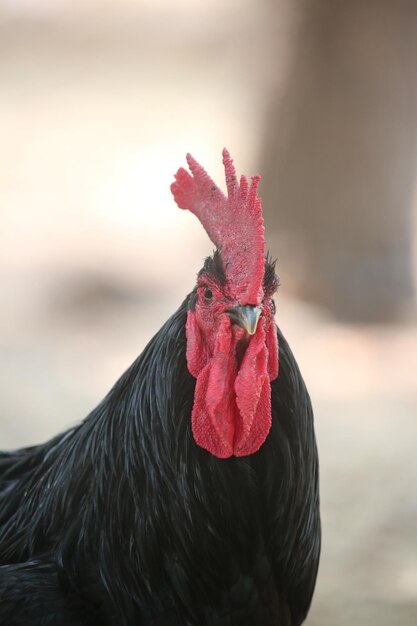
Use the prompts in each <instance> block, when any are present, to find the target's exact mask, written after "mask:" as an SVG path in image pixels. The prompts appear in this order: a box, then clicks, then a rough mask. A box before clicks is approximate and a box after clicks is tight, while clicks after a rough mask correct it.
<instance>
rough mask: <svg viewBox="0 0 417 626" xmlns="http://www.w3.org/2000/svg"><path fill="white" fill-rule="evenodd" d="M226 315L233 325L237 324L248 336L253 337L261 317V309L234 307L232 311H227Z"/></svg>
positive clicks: (256, 307) (257, 307)
mask: <svg viewBox="0 0 417 626" xmlns="http://www.w3.org/2000/svg"><path fill="white" fill-rule="evenodd" d="M226 313H227V315H228V316H229V317H230V319H231V320H232V322H233V323H234V324H238V325H239V326H240V327H241V328H243V329H244V330H246V332H247V333H248V335H254V334H255V333H256V328H257V326H258V322H259V318H260V316H261V307H259V306H250V305H248V306H235V307H234V308H233V309H227V311H226Z"/></svg>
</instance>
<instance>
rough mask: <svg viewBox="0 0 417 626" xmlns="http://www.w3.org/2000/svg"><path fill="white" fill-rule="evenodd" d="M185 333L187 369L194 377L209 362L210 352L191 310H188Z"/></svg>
mask: <svg viewBox="0 0 417 626" xmlns="http://www.w3.org/2000/svg"><path fill="white" fill-rule="evenodd" d="M185 333H186V337H187V353H186V356H187V365H188V371H189V372H190V374H191V375H192V376H194V378H197V376H198V375H199V374H200V372H201V371H202V370H203V369H204V367H205V366H206V365H207V363H208V362H209V360H210V354H209V350H208V346H207V344H206V342H205V341H204V336H203V334H202V332H201V330H200V327H199V325H198V323H197V320H196V318H195V314H194V312H193V311H188V315H187V323H186V325H185Z"/></svg>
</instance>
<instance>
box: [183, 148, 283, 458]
mask: <svg viewBox="0 0 417 626" xmlns="http://www.w3.org/2000/svg"><path fill="white" fill-rule="evenodd" d="M187 163H188V166H189V169H190V171H191V174H190V173H189V172H188V171H187V170H185V169H184V168H180V169H179V170H178V172H177V173H176V175H175V182H173V183H172V185H171V191H172V193H173V195H174V199H175V201H176V203H177V204H178V206H179V207H180V208H181V209H188V210H189V211H191V212H192V213H194V215H196V216H197V217H198V219H199V220H200V222H201V224H202V225H203V227H204V229H205V230H206V232H207V234H208V235H209V237H210V239H211V241H212V242H213V243H214V244H215V246H216V251H215V253H214V255H213V256H212V257H209V258H208V259H206V261H205V264H204V267H203V269H202V270H201V271H200V273H199V275H198V279H197V285H196V288H195V290H194V291H193V293H192V295H191V297H190V301H189V302H190V304H189V310H188V315H187V324H186V338H187V365H188V370H189V372H190V373H191V374H192V375H193V376H194V377H195V378H196V387H195V393H194V406H193V411H192V417H191V420H192V430H193V436H194V439H195V441H196V443H197V444H198V445H199V446H201V447H202V448H205V449H206V450H208V451H209V452H211V453H212V454H214V455H215V456H216V457H219V458H228V457H230V456H246V455H248V454H252V453H254V452H256V451H257V450H259V448H260V446H261V445H262V444H263V442H264V441H265V439H266V437H267V435H268V432H269V429H270V427H271V385H270V383H271V381H272V380H274V379H275V378H276V377H277V376H278V343H277V331H276V326H275V321H274V313H275V305H274V302H273V300H272V297H273V294H274V293H275V291H276V289H277V287H278V279H277V277H276V275H275V271H274V266H273V264H271V263H269V262H267V261H266V260H265V242H264V226H263V219H262V205H261V200H260V198H258V196H257V189H258V184H259V180H260V177H259V176H254V177H252V181H251V184H250V185H249V184H248V181H247V179H246V177H245V176H242V177H241V178H240V180H239V181H238V180H237V177H236V171H235V168H234V166H233V161H232V159H231V158H230V155H229V153H228V152H227V150H223V164H224V169H225V175H226V187H227V197H226V196H225V195H224V194H223V193H222V191H221V190H220V189H219V188H218V187H217V185H216V184H215V183H214V182H213V181H212V180H211V178H210V177H209V176H208V175H207V173H206V172H205V170H204V169H203V168H202V167H201V165H199V164H198V163H197V161H196V160H195V159H194V158H193V157H192V156H191V155H190V154H188V155H187Z"/></svg>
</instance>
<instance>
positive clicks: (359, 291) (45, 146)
mask: <svg viewBox="0 0 417 626" xmlns="http://www.w3.org/2000/svg"><path fill="white" fill-rule="evenodd" d="M416 59H417V3H415V2H411V1H407V0H395V2H394V0H391V1H390V0H350V1H349V2H341V1H335V0H296V1H292V2H291V1H290V0H229V2H224V1H222V0H210V2H209V1H207V2H202V1H199V2H197V1H194V2H193V1H192V0H1V3H0V162H1V167H0V284H1V307H0V445H1V447H2V448H13V447H17V446H24V445H28V444H31V443H35V442H40V441H42V440H44V439H46V438H47V437H50V436H52V435H53V434H55V433H57V432H58V431H60V430H62V429H64V428H66V427H68V426H70V425H72V424H74V423H76V422H78V421H79V420H81V419H82V418H83V417H84V416H85V415H86V414H87V413H88V412H89V411H90V410H91V409H92V408H93V407H94V406H95V405H96V403H98V401H99V400H100V399H101V398H102V396H103V395H104V394H105V393H106V392H107V391H108V389H109V388H110V387H111V385H112V384H113V383H114V382H115V380H116V379H117V378H118V376H119V375H120V374H121V372H122V371H124V370H125V369H126V368H127V367H128V365H129V364H130V363H131V361H132V360H133V359H134V358H135V357H136V356H137V354H138V353H139V352H140V351H141V350H142V348H143V346H144V345H145V343H146V341H147V340H148V339H149V338H150V337H151V335H152V334H153V333H154V332H156V331H157V330H158V328H159V327H160V325H161V324H162V322H163V321H164V320H165V319H166V318H167V317H168V316H169V315H170V314H171V313H172V312H173V311H174V310H175V309H176V307H177V306H178V305H179V304H180V302H181V301H182V299H183V297H184V296H185V294H186V293H188V291H190V289H191V288H192V286H193V283H194V279H195V274H196V272H197V271H198V269H199V268H200V266H201V261H202V258H203V257H204V256H206V255H207V254H209V253H211V249H212V248H211V244H210V242H209V241H208V239H207V236H206V235H205V233H204V232H203V230H202V229H201V227H200V225H199V224H198V223H197V220H195V219H194V218H193V216H191V215H190V214H189V213H187V212H182V211H179V210H177V208H176V206H175V205H174V202H173V200H172V197H171V195H170V191H169V185H170V183H171V181H172V178H173V173H174V172H175V171H176V169H177V168H178V167H179V166H180V165H184V164H185V153H186V152H187V151H190V152H191V153H192V154H193V155H194V156H195V157H196V158H197V159H198V160H199V161H200V162H201V163H202V164H203V165H204V166H205V167H206V169H207V171H208V172H210V173H211V175H212V176H213V177H214V178H215V179H216V180H217V181H218V182H219V183H220V182H221V181H222V180H223V173H222V167H221V149H222V148H223V146H227V147H228V149H229V150H230V152H231V153H232V156H233V157H234V159H235V163H236V166H237V169H238V171H239V172H245V173H247V174H252V173H256V172H257V171H259V172H261V174H262V175H263V179H262V183H261V195H262V197H263V199H264V212H265V221H266V228H267V238H268V245H269V248H270V250H271V253H272V255H273V256H274V257H277V258H278V263H277V267H278V272H279V274H280V276H281V280H282V287H281V290H280V293H279V295H278V299H277V320H278V323H279V324H280V326H281V328H282V329H283V331H284V334H285V335H286V336H287V339H288V340H289V342H290V344H291V346H292V348H293V350H294V352H295V354H296V356H297V359H298V361H299V363H300V366H301V369H302V371H303V374H304V377H305V379H306V382H307V385H308V387H309V389H310V392H311V395H312V398H313V403H314V407H315V414H316V431H317V437H318V444H319V450H320V458H321V493H322V515H323V555H322V561H321V566H320V571H319V579H318V585H317V590H316V594H315V597H314V601H313V606H312V610H311V612H310V615H309V617H308V620H307V622H306V623H307V624H308V626H335V625H337V626H345V625H346V626H347V625H351V624H355V625H357V626H368V625H370V626H371V625H378V626H392V625H393V624H402V625H404V626H408V625H410V626H411V624H413V625H415V624H416V623H417V489H416V479H417V454H416V446H417V415H416V409H417V380H416V372H417V317H416V307H415V304H416V302H415V287H416V275H417V272H416V265H417V263H416V253H415V251H416V235H417V221H416V205H417V184H416V183H417V176H416V173H417V72H416Z"/></svg>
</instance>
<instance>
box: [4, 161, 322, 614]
mask: <svg viewBox="0 0 417 626" xmlns="http://www.w3.org/2000/svg"><path fill="white" fill-rule="evenodd" d="M187 160H188V164H189V167H190V170H191V172H192V174H193V175H192V176H191V175H190V174H189V173H188V172H186V171H185V170H184V169H180V170H179V171H178V173H177V175H176V182H175V183H173V185H172V191H173V193H174V197H175V199H176V201H177V203H178V205H179V206H180V207H181V208H186V209H189V210H191V211H193V212H194V213H195V214H196V215H197V216H198V218H199V219H200V221H201V222H202V224H203V226H204V227H205V229H206V230H207V232H208V234H209V236H210V238H211V239H212V241H213V242H214V243H215V245H216V247H217V250H216V252H215V253H214V255H213V257H210V258H208V259H207V260H206V262H205V264H204V267H203V269H202V270H201V272H200V273H199V275H198V279H197V285H196V287H195V288H194V290H193V291H192V292H191V294H190V295H189V296H187V298H186V299H185V301H184V302H183V304H182V305H181V306H180V308H179V309H178V311H177V312H176V313H174V315H173V316H172V317H171V318H170V319H169V320H168V321H167V322H166V323H165V324H164V326H163V327H162V328H161V329H160V331H159V332H158V333H157V334H156V335H155V337H154V338H153V339H152V340H151V341H150V342H149V344H148V345H147V347H146V348H145V349H144V351H143V353H142V354H141V355H140V356H139V357H138V358H137V360H136V361H135V362H134V363H133V365H132V366H131V367H130V368H129V369H128V370H127V372H125V374H123V376H122V377H121V378H120V380H119V381H118V382H117V383H116V385H115V386H114V387H113V389H112V390H111V391H110V393H109V394H108V395H107V397H106V398H105V399H104V400H103V401H102V403H101V404H100V405H99V406H98V407H97V408H96V409H95V410H94V411H93V412H92V413H91V414H90V415H89V416H88V417H87V418H86V419H85V421H84V422H83V423H81V424H80V425H79V426H77V427H76V428H73V429H71V430H69V431H67V432H66V433H64V434H61V435H59V436H57V437H55V438H54V439H52V440H51V441H48V442H47V443H45V444H43V445H39V446H35V447H31V448H26V449H22V450H18V451H15V452H6V453H3V454H1V455H0V624H2V625H7V626H18V625H19V626H20V625H22V626H23V625H27V624H33V625H38V626H41V625H42V626H46V625H52V624H57V625H62V626H78V625H83V626H84V625H97V626H110V625H111V626H130V625H147V626H149V625H155V626H156V625H161V626H162V625H166V626H176V625H178V626H187V625H188V626H191V625H192V626H205V625H207V626H233V625H235V626H236V625H240V626H244V625H246V626H254V625H259V626H272V625H276V626H296V625H298V624H301V623H302V622H303V620H304V619H305V617H306V615H307V612H308V609H309V606H310V602H311V598H312V594H313V590H314V586H315V580H316V574H317V567H318V561H319V552H320V518H319V492H318V460H317V450H316V443H315V437H314V429H313V414H312V409H311V404H310V399H309V396H308V393H307V390H306V388H305V385H304V382H303V380H302V378H301V375H300V372H299V370H298V367H297V364H296V362H295V359H294V357H293V355H292V353H291V350H290V348H289V347H288V344H287V343H286V341H285V339H284V338H283V336H282V335H281V333H280V331H279V330H278V331H277V328H276V326H275V322H274V313H275V306H274V303H273V300H272V297H273V294H274V292H275V291H276V288H277V285H278V281H277V278H276V275H275V270H274V265H273V264H272V263H271V262H269V261H268V260H265V258H264V239H263V222H262V215H261V203H260V200H259V199H258V198H257V194H256V190H257V185H258V180H259V177H254V178H253V179H252V184H251V185H250V187H249V185H248V183H247V181H246V179H245V178H244V177H242V178H241V179H240V182H238V181H237V180H236V175H235V171H234V168H233V164H232V161H231V159H230V156H229V155H228V153H227V152H226V151H224V153H223V161H224V164H225V171H226V183H227V189H228V197H227V198H226V197H225V196H224V195H223V194H222V193H221V192H220V190H219V189H218V188H217V186H216V185H215V184H214V183H213V181H212V180H211V179H210V178H209V177H208V176H207V174H206V173H205V172H204V170H203V169H202V168H201V166H199V165H198V164H197V162H196V161H194V159H192V157H190V156H189V155H188V156H187ZM277 338H278V344H279V376H278V346H277Z"/></svg>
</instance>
